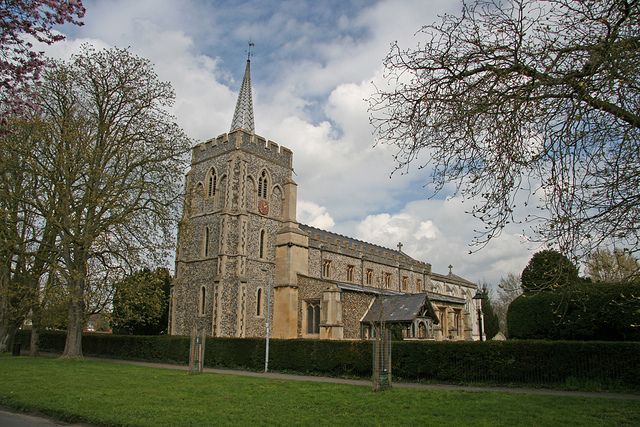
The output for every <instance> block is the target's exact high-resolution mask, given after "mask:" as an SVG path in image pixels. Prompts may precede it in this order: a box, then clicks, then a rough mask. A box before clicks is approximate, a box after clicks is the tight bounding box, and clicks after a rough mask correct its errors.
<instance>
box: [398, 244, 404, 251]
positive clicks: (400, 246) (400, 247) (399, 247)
mask: <svg viewBox="0 0 640 427" xmlns="http://www.w3.org/2000/svg"><path fill="white" fill-rule="evenodd" d="M402 246H404V245H403V244H402V242H398V252H402Z"/></svg>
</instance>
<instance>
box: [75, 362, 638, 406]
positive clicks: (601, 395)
mask: <svg viewBox="0 0 640 427" xmlns="http://www.w3.org/2000/svg"><path fill="white" fill-rule="evenodd" d="M86 359H92V360H100V361H105V362H113V363H123V364H128V365H137V366H146V367H150V368H163V369H177V370H183V371H186V370H187V369H188V368H187V366H184V365H173V364H168V363H151V362H136V361H132V360H120V359H105V358H98V357H86ZM204 372H208V373H214V374H224V375H239V376H243V377H255V378H270V379H275V380H287V381H311V382H321V383H333V384H349V385H357V386H363V387H371V381H369V380H350V379H344V378H333V377H320V376H312V375H293V374H282V373H278V372H268V373H264V372H253V371H242V370H236V369H216V368H204ZM393 387H396V388H411V389H417V390H450V391H469V392H499V393H512V394H537V395H545V396H569V397H590V398H600V399H615V400H638V401H640V395H638V394H628V393H604V392H588V391H565V390H551V389H543V388H519V387H487V386H485V387H479V386H465V385H450V384H420V383H403V382H394V383H393Z"/></svg>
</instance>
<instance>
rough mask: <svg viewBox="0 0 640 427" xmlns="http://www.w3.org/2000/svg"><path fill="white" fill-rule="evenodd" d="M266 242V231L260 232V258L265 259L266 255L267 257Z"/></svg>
mask: <svg viewBox="0 0 640 427" xmlns="http://www.w3.org/2000/svg"><path fill="white" fill-rule="evenodd" d="M265 240H266V239H265V232H264V230H260V249H259V251H260V258H264V255H265V252H266V251H265V244H266V241H265Z"/></svg>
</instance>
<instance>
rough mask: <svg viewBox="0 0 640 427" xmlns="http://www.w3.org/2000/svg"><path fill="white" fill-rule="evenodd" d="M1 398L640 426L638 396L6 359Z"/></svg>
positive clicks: (57, 412)
mask: <svg viewBox="0 0 640 427" xmlns="http://www.w3.org/2000/svg"><path fill="white" fill-rule="evenodd" d="M0 405H2V406H6V407H11V408H17V409H21V410H27V411H38V412H41V413H44V414H49V415H52V416H55V417H58V418H60V419H63V420H66V421H75V422H78V421H82V422H88V423H93V424H102V425H136V426H137V425H140V426H143V425H149V426H163V425H166V426H181V425H194V426H205V425H225V424H234V425H261V424H278V425H291V424H294V425H458V426H460V425H491V426H493V425H509V426H512V425H535V426H545V425H580V426H584V425H598V426H600V425H612V426H613V425H615V426H619V425H640V402H638V401H626V400H608V399H598V398H576V397H558V396H537V395H516V394H513V395H512V394H505V393H498V392H478V393H472V392H458V391H423V390H410V389H393V390H390V391H386V392H383V393H373V392H371V390H370V388H367V387H358V386H348V385H338V384H326V383H315V382H313V383H312V382H298V381H281V380H270V379H261V378H248V377H239V376H233V375H219V374H202V375H188V374H187V373H186V372H185V371H176V370H169V369H159V368H146V367H139V366H131V365H123V364H116V363H109V362H101V361H100V362H99V361H89V360H86V361H69V360H59V359H47V358H29V357H8V356H0Z"/></svg>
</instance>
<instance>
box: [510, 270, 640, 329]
mask: <svg viewBox="0 0 640 427" xmlns="http://www.w3.org/2000/svg"><path fill="white" fill-rule="evenodd" d="M507 323H508V327H509V336H510V337H512V338H521V339H540V338H544V339H555V340H601V341H640V283H625V284H613V283H609V284H604V283H582V284H578V285H574V286H571V287H569V288H566V289H564V290H562V291H556V292H540V293H537V294H524V295H521V296H520V297H518V298H517V299H516V300H515V301H513V302H512V303H511V305H510V306H509V311H508V313H507Z"/></svg>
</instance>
